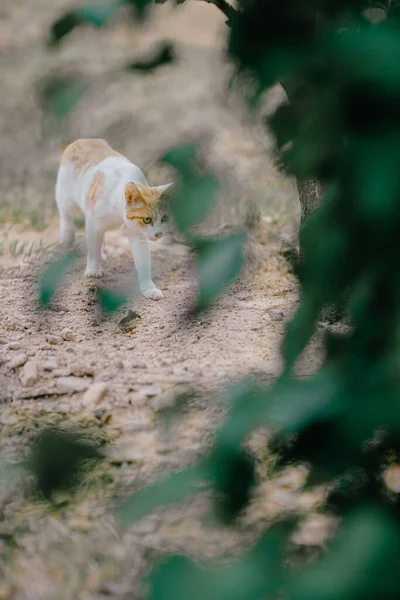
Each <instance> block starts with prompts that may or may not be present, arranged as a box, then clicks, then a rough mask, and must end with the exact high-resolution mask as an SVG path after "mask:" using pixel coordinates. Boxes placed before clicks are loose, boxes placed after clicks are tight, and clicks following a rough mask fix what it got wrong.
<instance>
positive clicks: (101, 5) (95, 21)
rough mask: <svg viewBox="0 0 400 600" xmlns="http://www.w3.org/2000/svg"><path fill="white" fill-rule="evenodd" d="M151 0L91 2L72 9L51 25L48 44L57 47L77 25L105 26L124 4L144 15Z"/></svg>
mask: <svg viewBox="0 0 400 600" xmlns="http://www.w3.org/2000/svg"><path fill="white" fill-rule="evenodd" d="M150 2H151V0H109V1H104V2H91V3H88V4H83V5H82V6H80V7H78V8H76V9H72V10H69V11H67V12H66V13H64V14H63V15H61V17H59V18H58V19H57V20H56V21H54V23H53V24H52V26H51V29H50V33H49V37H48V40H47V43H48V46H50V47H53V48H55V47H57V46H58V45H59V44H60V43H61V42H62V40H63V39H64V38H65V36H67V35H68V34H69V33H71V32H72V31H73V30H74V29H76V27H78V26H81V25H93V26H94V27H96V28H101V27H105V26H106V25H107V24H108V23H109V21H110V20H111V18H112V17H113V16H114V14H115V13H116V11H117V10H118V9H119V8H121V7H122V6H126V5H128V6H132V7H133V9H134V12H135V16H137V17H143V16H144V15H145V14H146V10H147V7H148V5H149V4H150Z"/></svg>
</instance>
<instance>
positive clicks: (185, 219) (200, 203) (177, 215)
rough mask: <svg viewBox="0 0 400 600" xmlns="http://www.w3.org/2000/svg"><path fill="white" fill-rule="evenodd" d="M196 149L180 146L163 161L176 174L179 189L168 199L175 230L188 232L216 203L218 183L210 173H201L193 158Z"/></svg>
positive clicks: (194, 147) (171, 151)
mask: <svg viewBox="0 0 400 600" xmlns="http://www.w3.org/2000/svg"><path fill="white" fill-rule="evenodd" d="M195 154H196V146H194V145H188V146H180V147H178V148H174V149H172V150H170V151H169V152H168V153H167V154H166V155H165V156H164V158H163V160H164V162H166V163H167V164H169V165H171V166H172V167H174V168H175V169H177V170H178V171H179V175H180V179H181V181H180V186H179V188H178V189H176V190H175V191H174V192H173V193H172V196H171V199H170V201H169V205H170V207H171V211H172V215H173V217H174V220H175V223H176V225H177V227H178V229H179V230H180V231H181V232H182V233H186V232H188V231H189V230H190V229H191V228H192V227H194V225H197V224H198V223H200V222H201V221H203V220H204V219H205V217H206V216H207V215H208V213H209V212H210V210H211V208H212V206H213V205H214V202H215V195H216V193H217V191H218V181H217V180H216V178H215V177H214V176H213V175H211V174H209V173H205V174H201V173H200V172H199V169H198V165H197V164H196V159H195Z"/></svg>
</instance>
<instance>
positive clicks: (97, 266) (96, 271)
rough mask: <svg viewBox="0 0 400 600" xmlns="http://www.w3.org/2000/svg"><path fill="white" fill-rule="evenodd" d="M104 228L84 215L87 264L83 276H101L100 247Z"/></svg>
mask: <svg viewBox="0 0 400 600" xmlns="http://www.w3.org/2000/svg"><path fill="white" fill-rule="evenodd" d="M103 236H104V228H102V227H99V226H98V225H96V223H95V222H94V221H93V220H92V218H90V217H86V242H87V265H86V271H85V277H101V276H102V274H103V270H102V266H101V247H102V244H103Z"/></svg>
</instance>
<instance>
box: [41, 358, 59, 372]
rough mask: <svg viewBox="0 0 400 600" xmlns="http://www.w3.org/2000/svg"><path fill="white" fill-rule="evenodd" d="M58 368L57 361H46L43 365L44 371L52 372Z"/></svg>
mask: <svg viewBox="0 0 400 600" xmlns="http://www.w3.org/2000/svg"><path fill="white" fill-rule="evenodd" d="M57 367H58V364H57V361H55V360H46V361H45V362H44V363H43V371H49V372H51V371H54V369H57Z"/></svg>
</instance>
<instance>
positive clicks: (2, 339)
mask: <svg viewBox="0 0 400 600" xmlns="http://www.w3.org/2000/svg"><path fill="white" fill-rule="evenodd" d="M7 343H8V341H7V339H6V338H3V337H2V338H0V345H1V346H5V345H6V344H7Z"/></svg>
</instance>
